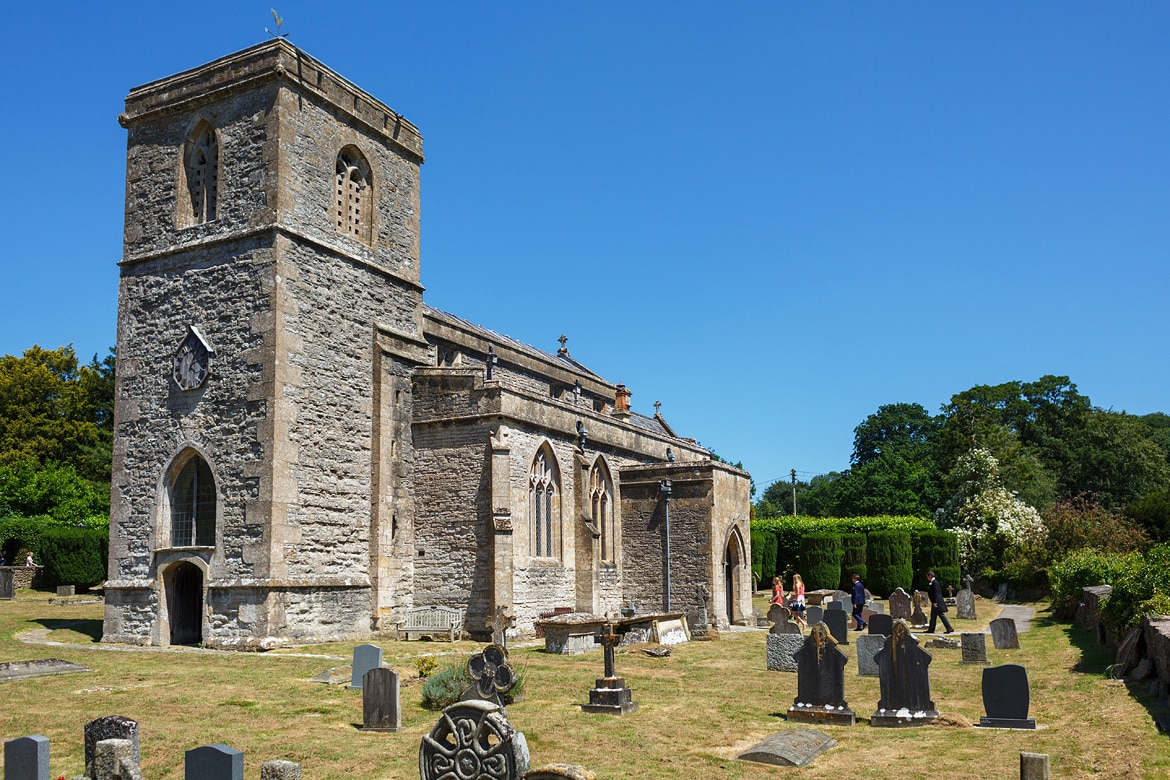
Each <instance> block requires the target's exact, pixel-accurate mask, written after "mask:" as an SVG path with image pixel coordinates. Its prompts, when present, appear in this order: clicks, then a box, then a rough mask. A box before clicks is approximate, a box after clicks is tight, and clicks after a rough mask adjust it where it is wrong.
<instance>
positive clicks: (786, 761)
mask: <svg viewBox="0 0 1170 780" xmlns="http://www.w3.org/2000/svg"><path fill="white" fill-rule="evenodd" d="M836 745H837V740H835V739H833V738H832V737H830V736H829V735H828V734H826V733H824V732H823V731H817V730H816V729H806V728H801V727H796V728H790V729H785V730H784V731H780V732H777V733H775V734H773V735H771V736H770V737H767V738H766V739H764V741H763V742H760V743H759V744H757V745H755V746H753V747H751V748H750V749H748V751H747V752H746V753H741V754H740V756H739V760H740V761H755V762H757V763H760V764H771V765H772V766H808V765H809V764H811V763H812V762H813V759H815V758H816V757H817V756H819V755H820V754H821V753H824V752H825V751H826V750H828V749H829V748H831V747H836Z"/></svg>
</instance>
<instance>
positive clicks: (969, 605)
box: [955, 588, 976, 620]
mask: <svg viewBox="0 0 1170 780" xmlns="http://www.w3.org/2000/svg"><path fill="white" fill-rule="evenodd" d="M955 616H956V617H958V618H959V619H960V620H975V619H976V617H975V594H974V593H972V592H971V591H969V590H967V589H966V588H964V589H963V590H961V591H959V595H957V596H955Z"/></svg>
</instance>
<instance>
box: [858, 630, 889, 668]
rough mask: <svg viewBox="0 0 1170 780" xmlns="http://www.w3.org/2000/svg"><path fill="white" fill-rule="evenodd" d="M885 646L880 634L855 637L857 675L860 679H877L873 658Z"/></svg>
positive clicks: (875, 662)
mask: <svg viewBox="0 0 1170 780" xmlns="http://www.w3.org/2000/svg"><path fill="white" fill-rule="evenodd" d="M885 644H886V638H885V637H884V636H882V635H881V634H860V635H859V636H858V637H857V673H858V674H859V675H861V676H862V677H877V676H878V666H877V661H875V660H874V656H876V655H877V653H878V651H879V650H881V649H882V647H883V646H884V645H885Z"/></svg>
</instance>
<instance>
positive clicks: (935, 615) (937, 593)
mask: <svg viewBox="0 0 1170 780" xmlns="http://www.w3.org/2000/svg"><path fill="white" fill-rule="evenodd" d="M926 580H927V583H928V585H927V591H928V592H929V593H930V627H929V628H928V629H927V631H928V632H929V633H931V634H933V633H934V624H935V621H936V620H938V619H940V618H941V619H942V624H943V628H945V629H946V632H945V633H947V634H953V633H955V629H953V628H951V622H950V621H949V620H947V603H946V602H945V601H943V595H942V585H941V584H940V583H939V581H938V580H936V579H935V578H934V572H933V571H928V572H926Z"/></svg>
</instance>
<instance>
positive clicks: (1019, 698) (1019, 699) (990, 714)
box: [976, 664, 1036, 729]
mask: <svg viewBox="0 0 1170 780" xmlns="http://www.w3.org/2000/svg"><path fill="white" fill-rule="evenodd" d="M1028 704H1029V691H1028V670H1027V669H1025V668H1024V667H1023V666H1021V665H1020V664H1004V665H1003V666H992V667H989V668H987V669H984V670H983V709H984V710H985V711H986V712H987V715H986V717H983V718H980V719H979V723H977V724H976V725H977V726H979V727H981V728H992V729H1034V728H1036V719H1035V718H1029V717H1028Z"/></svg>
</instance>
